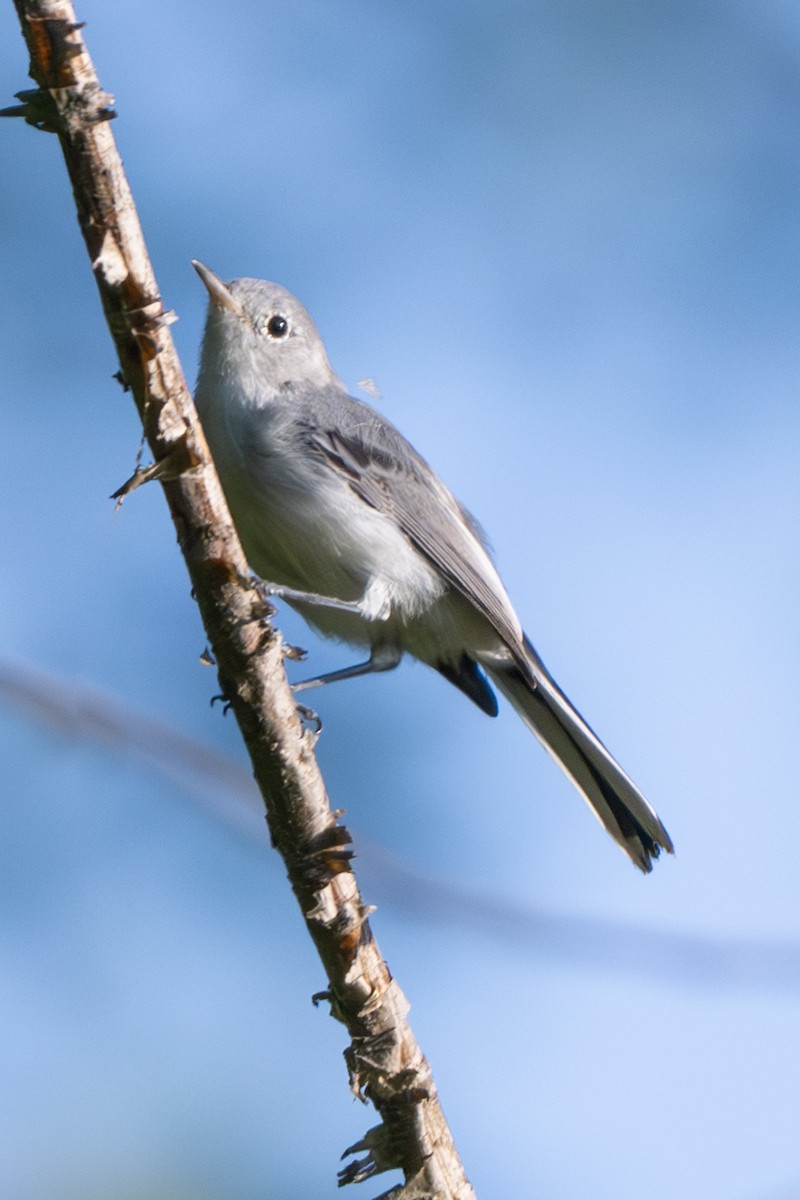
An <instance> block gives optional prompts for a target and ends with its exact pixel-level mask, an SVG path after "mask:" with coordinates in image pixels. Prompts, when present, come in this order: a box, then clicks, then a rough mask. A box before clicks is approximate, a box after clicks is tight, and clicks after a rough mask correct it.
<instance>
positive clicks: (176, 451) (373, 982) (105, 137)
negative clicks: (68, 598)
mask: <svg viewBox="0 0 800 1200" xmlns="http://www.w3.org/2000/svg"><path fill="white" fill-rule="evenodd" d="M14 3H15V7H16V10H17V14H18V16H19V19H20V24H21V26H22V32H23V36H24V37H25V40H26V42H27V45H28V50H29V52H30V58H31V65H30V74H31V77H32V78H33V80H34V81H35V83H36V85H37V86H36V88H34V89H31V90H28V91H25V92H21V93H19V94H18V99H19V101H20V103H19V105H18V106H15V107H13V108H10V109H6V110H4V113H3V115H6V116H20V117H23V118H24V119H25V120H26V121H28V122H29V123H30V124H32V125H34V126H35V127H36V128H38V129H42V130H47V131H49V132H53V133H56V134H57V135H58V139H59V141H60V143H61V148H62V150H63V153H64V158H65V160H66V165H67V170H68V172H69V176H70V180H71V182H72V187H73V191H74V194H75V202H76V205H77V209H78V219H79V222H80V226H81V229H82V231H83V236H84V239H85V241H86V246H87V249H88V251H89V256H90V259H91V263H92V269H93V272H94V276H95V280H96V281H97V285H98V288H99V291H100V297H101V300H102V304H103V309H104V311H105V315H106V319H107V321H108V325H109V328H110V330H111V334H112V337H113V339H114V342H115V345H116V348H117V353H118V355H119V360H120V365H121V368H122V376H123V379H124V381H125V382H126V383H127V384H128V385H129V387H130V389H131V392H132V394H133V398H134V401H135V403H136V406H137V408H138V410H139V414H140V416H141V418H142V423H143V426H144V431H145V435H146V437H147V441H148V443H149V445H150V448H151V450H152V453H153V457H154V460H155V465H154V466H153V467H152V468H148V469H146V470H145V471H144V472H142V471H141V469H139V470H137V472H136V473H135V474H134V475H133V476H132V477H131V480H129V481H128V484H127V485H125V486H124V488H123V489H121V490H122V491H123V492H126V491H130V490H132V488H133V487H134V486H138V484H139V483H140V482H143V481H144V479H145V478H147V479H154V478H157V479H158V480H159V481H160V482H161V485H162V487H163V488H164V492H165V495H166V497H167V501H168V504H169V508H170V512H171V514H172V518H173V521H174V522H175V527H176V529H177V533H178V542H179V544H180V547H181V549H182V551H183V554H184V557H185V559H186V563H187V566H188V569H189V574H190V576H191V580H192V585H193V588H194V593H195V596H196V598H197V603H198V605H199V607H200V612H201V615H202V618H203V623H204V625H205V629H206V633H207V635H208V639H209V644H210V645H211V647H212V649H213V653H214V657H215V659H216V662H217V665H218V669H219V675H220V682H221V684H222V688H223V692H224V693H225V697H226V699H227V700H228V701H229V702H230V705H231V708H232V709H233V711H234V713H235V715H236V719H237V721H238V723H239V726H240V728H241V731H242V735H243V737H244V740H245V743H246V744H247V748H248V750H249V753H250V757H251V759H252V763H253V770H254V774H255V778H256V781H257V783H258V785H259V788H260V789H261V793H262V795H263V797H264V803H265V806H266V812H267V822H268V825H269V829H270V833H271V835H272V840H273V843H274V845H275V846H276V847H277V849H278V850H279V851H280V853H281V855H282V856H283V859H284V862H285V863H286V867H287V871H288V874H289V879H290V881H291V884H292V888H293V889H294V892H295V895H296V896H297V899H298V901H299V903H300V907H301V909H302V912H303V914H304V917H305V920H306V925H307V927H308V930H309V932H310V934H311V936H312V938H313V940H314V943H315V945H316V947H317V950H318V952H319V955H320V958H321V959H322V962H323V964H324V966H325V970H326V972H327V975H328V980H329V988H328V990H327V991H326V992H325V993H322V995H323V996H324V998H325V999H327V1000H328V1001H329V1002H330V1005H331V1010H332V1012H333V1014H334V1016H336V1017H337V1018H338V1019H339V1020H341V1021H342V1022H343V1023H344V1024H345V1025H346V1026H347V1029H348V1031H349V1033H350V1036H351V1039H352V1040H351V1044H350V1046H349V1048H348V1050H347V1051H346V1054H345V1058H346V1061H347V1065H348V1070H349V1073H350V1086H351V1088H352V1090H353V1092H354V1093H355V1095H356V1096H358V1097H359V1098H361V1099H363V1100H370V1101H371V1102H372V1103H373V1104H374V1105H375V1107H376V1109H377V1110H378V1113H379V1114H380V1117H381V1121H382V1123H381V1124H380V1125H378V1126H377V1127H375V1128H373V1129H371V1130H369V1132H368V1133H367V1134H365V1136H364V1137H363V1138H362V1139H361V1140H360V1141H359V1142H357V1143H356V1144H355V1145H354V1146H351V1147H350V1148H349V1149H348V1150H347V1151H346V1152H345V1154H350V1155H352V1154H360V1153H362V1152H363V1157H361V1158H360V1159H357V1160H355V1161H352V1162H350V1163H349V1164H348V1165H347V1166H346V1167H345V1168H344V1169H343V1170H342V1171H341V1172H340V1183H350V1182H355V1181H359V1180H362V1179H366V1178H369V1177H370V1176H372V1175H375V1174H378V1173H379V1172H381V1171H387V1170H393V1169H396V1168H399V1169H401V1170H402V1171H403V1173H404V1176H405V1184H404V1185H403V1186H401V1187H397V1188H393V1189H392V1190H391V1192H390V1193H386V1195H387V1196H388V1195H391V1196H392V1197H396V1198H397V1200H400V1198H401V1197H402V1198H403V1200H422V1198H423V1197H425V1198H434V1197H435V1198H437V1200H439V1198H442V1200H468V1198H470V1197H473V1196H474V1193H473V1190H472V1188H471V1186H470V1184H469V1182H468V1180H467V1178H466V1176H465V1174H464V1171H463V1168H462V1166H461V1163H460V1161H459V1158H458V1155H457V1153H456V1150H455V1147H454V1145H453V1140H452V1137H451V1134H450V1131H449V1129H448V1127H447V1124H446V1122H445V1119H444V1115H443V1113H442V1110H441V1107H440V1105H439V1101H438V1097H437V1093H436V1087H435V1085H434V1082H433V1077H432V1075H431V1071H430V1067H429V1066H428V1063H427V1062H426V1060H425V1058H424V1057H423V1054H422V1051H421V1050H420V1048H419V1046H418V1044H417V1042H416V1040H415V1038H414V1035H413V1033H412V1032H411V1029H410V1027H409V1025H408V1022H407V1020H406V1013H407V1009H408V1004H407V1002H406V999H405V997H404V996H403V993H402V992H401V990H400V988H399V987H398V985H397V984H396V983H395V981H394V980H393V979H392V976H391V974H390V972H389V969H388V967H387V966H386V963H385V962H384V960H383V958H382V957H381V954H380V952H379V950H378V947H377V945H376V943H375V941H374V939H373V937H372V933H371V931H370V928H369V923H368V921H367V912H368V910H367V908H366V906H365V904H364V902H363V901H362V899H361V896H360V895H359V891H358V888H357V885H356V881H355V878H354V876H353V873H352V870H351V868H350V862H349V860H350V851H349V844H350V836H349V834H348V832H347V830H346V829H345V827H344V826H343V825H341V824H339V823H338V820H337V818H338V816H340V815H341V814H339V813H334V812H332V810H331V807H330V804H329V801H328V798H327V795H326V793H325V788H324V785H323V782H322V778H321V776H320V774H319V770H318V768H317V765H316V761H315V759H314V755H313V743H314V740H315V738H314V736H313V735H312V734H310V733H309V732H308V731H304V729H303V727H302V725H301V722H300V719H299V717H298V714H297V710H296V706H295V702H294V700H293V698H292V694H291V692H290V690H289V687H288V685H287V683H286V677H285V674H284V670H283V657H284V647H283V643H282V641H281V639H280V636H279V635H278V634H277V633H276V632H275V631H274V630H273V629H272V627H271V625H270V624H269V621H268V616H269V613H268V612H267V611H266V610H265V606H264V604H263V602H262V601H261V599H260V598H259V596H258V594H257V592H256V590H255V589H254V588H253V587H252V586H251V584H250V582H249V571H248V566H247V563H246V561H245V558H244V555H243V553H242V550H241V547H240V545H239V541H238V538H237V536H236V532H235V530H234V528H233V525H232V523H231V519H230V516H229V514H228V510H227V507H226V505H225V501H224V498H223V496H222V492H221V490H220V486H219V482H218V480H217V476H216V473H215V471H214V468H213V465H212V463H211V460H210V457H209V453H208V448H207V446H206V443H205V439H204V437H203V434H202V430H201V429H200V426H199V424H198V420H197V415H196V412H195V409H194V405H193V403H192V399H191V396H190V395H189V392H188V389H187V387H186V383H185V381H184V378H183V372H182V370H181V366H180V363H179V361H178V358H177V355H176V352H175V349H174V346H173V344H172V339H171V337H170V334H169V330H168V326H169V324H170V321H171V319H172V317H171V314H170V313H168V312H165V311H164V307H163V304H162V301H161V297H160V295H159V292H158V288H157V285H156V281H155V276H154V274H153V270H152V267H151V265H150V262H149V259H148V256H147V252H146V249H145V245H144V240H143V237H142V232H141V228H140V225H139V220H138V216H137V214H136V210H135V207H134V203H133V198H132V196H131V192H130V189H129V187H128V184H127V181H126V179H125V175H124V172H123V168H122V162H121V160H120V158H119V155H118V153H117V150H116V146H115V143H114V139H113V136H112V134H111V129H110V126H109V121H110V119H111V118H112V117H113V116H114V113H113V109H112V104H113V98H112V97H111V96H110V95H108V93H106V92H104V91H103V90H102V88H101V87H100V83H99V81H98V78H97V75H96V73H95V70H94V67H93V65H92V62H91V59H90V58H89V55H88V53H87V51H86V48H85V45H84V43H83V40H82V38H81V36H80V32H79V31H80V28H81V26H80V25H79V24H78V22H77V21H76V17H75V12H74V9H73V7H72V5H71V4H70V3H68V2H67V0H14ZM320 998H321V997H317V998H316V999H320Z"/></svg>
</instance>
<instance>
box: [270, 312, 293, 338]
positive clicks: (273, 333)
mask: <svg viewBox="0 0 800 1200" xmlns="http://www.w3.org/2000/svg"><path fill="white" fill-rule="evenodd" d="M266 329H267V333H268V334H269V336H270V337H271V338H284V337H286V335H287V333H288V332H289V322H288V321H287V320H286V317H283V316H281V314H280V313H276V314H275V316H274V317H270V319H269V320H268V321H267V326H266Z"/></svg>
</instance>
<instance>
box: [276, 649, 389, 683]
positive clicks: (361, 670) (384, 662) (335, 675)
mask: <svg viewBox="0 0 800 1200" xmlns="http://www.w3.org/2000/svg"><path fill="white" fill-rule="evenodd" d="M402 657H403V651H402V650H401V649H400V647H399V646H390V645H383V646H375V647H373V650H372V654H370V656H369V658H368V659H367V661H366V662H363V663H355V665H354V666H352V667H342V668H341V669H340V670H338V671H329V672H328V673H327V675H318V676H317V677H316V679H303V680H301V682H300V683H293V684H292V691H293V692H302V691H305V690H306V688H312V687H322V685H323V684H325V683H337V682H338V681H339V680H340V679H356V678H357V677H358V676H359V675H372V674H373V673H375V672H377V671H391V670H392V669H393V668H394V667H396V666H397V664H398V663H399V662H400V659H401V658H402Z"/></svg>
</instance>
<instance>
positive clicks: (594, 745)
mask: <svg viewBox="0 0 800 1200" xmlns="http://www.w3.org/2000/svg"><path fill="white" fill-rule="evenodd" d="M525 651H526V657H527V663H526V666H527V668H528V669H527V670H525V669H523V667H521V666H516V665H513V666H512V665H509V666H508V667H501V668H498V667H497V665H496V663H492V664H489V663H486V664H485V669H486V671H487V673H488V674H489V675H490V676H491V678H492V680H493V681H494V683H496V685H497V687H498V688H499V689H500V691H501V692H502V693H503V694H504V695H505V696H506V697H507V698H508V699H509V700H510V701H511V703H512V704H513V705H514V708H515V709H516V710H517V712H518V713H519V715H520V716H521V717H522V719H523V721H524V722H525V724H526V725H527V726H528V727H529V728H530V729H531V730H533V732H534V733H535V734H536V736H537V738H538V739H539V741H540V742H541V743H542V745H543V746H544V747H545V749H546V750H547V751H548V752H549V753H550V754H551V755H552V756H553V758H554V759H555V760H556V762H557V763H558V764H559V766H560V767H561V768H562V770H564V771H565V772H566V773H567V775H569V777H570V779H572V781H573V782H574V783H575V785H576V787H577V788H578V789H579V790H580V791H581V792H582V794H583V795H584V797H585V798H586V800H587V801H588V802H589V804H590V806H591V808H592V809H593V811H594V813H595V815H596V816H597V817H598V818H599V820H600V821H601V823H602V824H603V825H604V826H605V827H606V829H607V830H608V832H609V833H610V834H611V836H612V837H613V838H614V840H615V841H616V842H618V843H619V845H620V846H621V847H622V849H623V850H624V851H625V853H626V854H627V855H628V857H629V858H630V859H631V860H632V862H634V863H635V864H636V866H637V867H639V868H640V870H642V871H650V870H652V867H653V859H655V858H658V856H659V854H660V852H661V850H666V851H667V853H668V854H672V853H673V846H672V842H671V840H670V836H669V834H668V833H667V831H666V829H665V828H664V826H663V825H662V824H661V821H660V820H659V819H658V816H657V814H656V812H655V810H654V809H653V808H651V807H650V805H649V804H648V803H647V801H646V800H645V798H644V796H643V795H642V793H641V792H640V791H639V789H638V788H637V787H636V785H635V784H634V783H633V782H632V780H630V779H629V778H628V776H627V775H626V774H625V772H624V771H623V770H622V768H621V767H620V765H619V763H617V762H615V760H614V759H613V758H612V757H611V755H610V754H609V752H608V751H607V750H606V748H605V746H604V745H603V743H602V742H601V741H600V739H599V738H598V737H597V735H596V734H595V733H594V732H593V731H592V730H591V729H590V728H589V726H588V725H587V724H586V722H585V721H584V719H583V717H582V716H581V715H580V713H579V712H577V711H576V709H575V708H573V706H572V705H571V704H570V702H569V700H568V699H567V697H566V696H565V695H564V693H563V692H562V691H561V689H560V688H559V686H558V684H557V683H556V682H555V680H554V679H553V677H552V676H551V675H550V673H549V672H548V671H547V668H546V667H545V665H544V663H543V662H542V660H541V659H540V658H539V656H538V654H537V653H536V651H535V650H534V648H533V646H531V644H530V642H528V640H527V638H526V640H525Z"/></svg>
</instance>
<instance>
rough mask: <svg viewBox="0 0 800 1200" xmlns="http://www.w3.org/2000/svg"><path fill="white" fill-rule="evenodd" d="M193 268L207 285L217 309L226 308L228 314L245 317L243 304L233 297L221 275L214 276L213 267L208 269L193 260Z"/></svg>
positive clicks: (203, 264)
mask: <svg viewBox="0 0 800 1200" xmlns="http://www.w3.org/2000/svg"><path fill="white" fill-rule="evenodd" d="M192 266H193V267H194V269H195V271H197V274H198V275H199V276H200V278H201V279H202V281H203V283H204V284H205V285H206V288H207V290H208V294H209V296H210V297H211V303H212V304H215V305H216V307H217V308H225V309H227V310H228V312H232V313H235V314H236V316H237V317H242V316H244V311H243V309H242V306H241V304H240V303H239V302H238V300H235V299H234V297H233V296H232V295H231V290H230V288H229V287H228V285H227V283H223V282H222V280H221V279H220V277H219V275H215V274H214V272H213V271H212V270H211V267H207V266H206V264H205V263H201V262H199V261H198V260H197V259H196V258H193V259H192Z"/></svg>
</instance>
